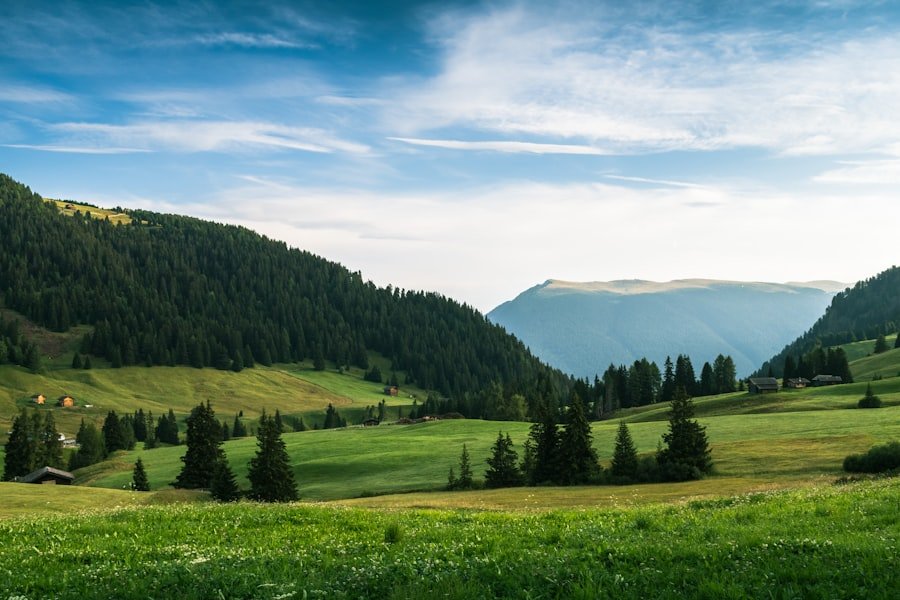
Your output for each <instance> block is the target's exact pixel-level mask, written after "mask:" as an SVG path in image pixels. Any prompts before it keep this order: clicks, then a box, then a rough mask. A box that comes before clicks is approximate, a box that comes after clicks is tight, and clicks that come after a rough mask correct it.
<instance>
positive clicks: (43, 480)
mask: <svg viewBox="0 0 900 600" xmlns="http://www.w3.org/2000/svg"><path fill="white" fill-rule="evenodd" d="M16 481H18V482H19V483H37V484H43V485H72V482H73V481H75V476H74V475H72V474H71V473H69V472H68V471H63V470H61V469H54V468H53V467H43V468H41V469H38V470H37V471H32V472H31V473H29V474H28V475H23V476H21V477H19V478H18V479H17V480H16Z"/></svg>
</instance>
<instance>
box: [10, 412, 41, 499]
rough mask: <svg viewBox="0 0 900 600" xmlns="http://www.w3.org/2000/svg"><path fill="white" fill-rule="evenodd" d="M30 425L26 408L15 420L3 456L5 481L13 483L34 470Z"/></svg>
mask: <svg viewBox="0 0 900 600" xmlns="http://www.w3.org/2000/svg"><path fill="white" fill-rule="evenodd" d="M30 423H31V419H29V418H28V415H27V413H26V411H25V409H24V408H23V409H22V412H20V413H19V414H18V416H16V418H15V419H13V422H12V429H11V430H10V432H9V437H8V438H7V440H6V446H5V454H4V456H3V481H12V480H13V479H15V478H16V477H21V476H22V475H28V473H30V472H31V471H33V470H34V447H33V446H32V444H31V431H30Z"/></svg>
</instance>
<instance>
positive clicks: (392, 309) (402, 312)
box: [0, 175, 568, 397]
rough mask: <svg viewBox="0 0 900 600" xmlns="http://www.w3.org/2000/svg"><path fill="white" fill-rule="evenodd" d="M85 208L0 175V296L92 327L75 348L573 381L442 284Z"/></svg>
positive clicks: (442, 376) (38, 316)
mask: <svg viewBox="0 0 900 600" xmlns="http://www.w3.org/2000/svg"><path fill="white" fill-rule="evenodd" d="M87 210H90V209H89V208H85V212H82V211H71V210H69V211H65V214H64V211H63V210H61V209H60V207H59V206H58V205H57V204H55V203H51V202H46V201H44V200H43V199H42V198H41V197H40V196H38V195H37V194H34V193H32V192H31V190H29V189H28V188H26V187H25V186H23V185H21V184H19V183H17V182H15V181H13V180H12V179H10V178H9V177H7V176H5V175H0V239H2V240H5V241H6V243H5V245H4V251H3V253H0V295H2V298H0V300H2V303H5V305H6V306H8V307H9V308H12V309H15V310H17V311H19V312H20V313H22V314H24V315H25V316H27V317H28V318H29V319H31V320H32V321H34V322H35V323H37V324H38V325H41V326H44V327H46V328H49V329H51V330H56V331H66V330H67V329H69V328H70V326H72V325H74V324H79V323H80V324H86V325H91V326H93V333H92V334H91V335H88V336H86V337H85V339H84V343H83V344H82V347H81V349H82V351H83V352H87V353H90V354H93V355H95V356H98V357H103V358H105V359H107V360H108V361H109V362H110V363H111V364H112V365H113V366H128V365H134V364H146V365H191V366H195V367H204V366H215V367H217V368H220V369H232V370H236V371H237V370H240V369H241V368H243V367H245V366H250V365H252V364H254V363H256V362H259V363H262V364H264V365H269V364H272V363H273V362H294V361H298V360H301V359H304V358H308V359H313V360H315V361H316V362H317V363H318V362H322V361H324V360H325V359H327V360H330V361H332V362H333V363H334V364H338V365H356V366H358V367H361V368H365V367H367V364H368V351H370V350H372V351H376V352H378V353H380V354H381V355H382V356H385V357H387V358H388V359H389V360H390V361H391V364H392V366H393V368H394V369H396V370H398V371H399V370H403V371H405V372H406V376H407V377H408V378H409V380H410V381H411V382H414V383H416V384H418V385H419V386H421V387H422V388H425V389H434V390H438V391H440V392H441V393H443V394H446V395H451V396H456V397H462V396H463V395H464V394H465V393H466V392H476V391H478V390H479V389H481V388H482V387H484V386H485V385H487V384H488V383H490V382H491V381H498V382H500V383H501V384H502V385H503V386H504V388H505V389H506V390H507V391H508V393H513V392H516V391H518V392H524V391H525V390H526V389H528V388H529V387H532V386H533V383H534V382H535V381H536V380H537V379H539V378H545V379H549V380H551V381H553V382H554V383H555V386H553V387H555V389H556V391H557V393H559V394H560V395H562V394H563V393H564V391H565V388H566V386H567V385H568V382H567V380H566V379H565V378H564V377H563V376H562V374H561V373H559V372H556V371H554V370H552V369H549V368H547V367H546V366H544V365H543V364H541V363H540V362H539V361H538V360H537V359H535V358H534V357H533V356H532V355H531V354H530V353H529V352H528V351H527V350H526V348H525V347H524V346H523V345H522V344H521V343H520V342H519V341H518V340H516V339H515V338H513V337H512V336H509V335H508V334H507V333H506V332H504V331H503V330H502V328H500V327H498V326H495V325H492V324H491V323H489V322H488V321H487V320H486V319H485V318H484V317H483V316H482V315H481V314H479V313H478V312H477V311H475V310H474V309H472V308H470V307H468V306H466V305H461V304H459V303H457V302H454V301H452V300H450V299H448V298H445V297H442V296H440V295H438V294H434V293H425V292H411V291H403V290H399V289H393V288H391V287H390V286H388V287H387V288H386V289H382V288H378V287H376V286H375V285H374V284H373V283H371V282H365V281H363V278H362V275H361V274H360V273H352V272H350V271H348V270H347V269H346V268H344V267H342V266H341V265H339V264H336V263H333V262H329V261H327V260H324V259H322V258H320V257H318V256H314V255H312V254H310V253H308V252H303V251H301V250H297V249H292V248H288V247H287V246H286V245H285V244H284V243H281V242H277V241H273V240H270V239H267V238H265V237H263V236H260V235H258V234H256V233H254V232H252V231H250V230H247V229H244V228H241V227H233V226H224V225H219V224H215V223H210V222H204V221H201V220H198V219H193V218H188V217H180V216H174V215H161V214H155V213H150V212H146V211H127V215H128V217H129V218H130V224H128V225H124V224H120V225H115V224H114V223H113V221H112V220H110V219H102V220H101V219H97V218H88V217H87V216H86V211H87ZM0 336H2V333H0ZM12 345H15V343H13V344H12ZM23 347H24V346H23ZM384 375H385V376H387V375H388V374H387V373H385V374H384Z"/></svg>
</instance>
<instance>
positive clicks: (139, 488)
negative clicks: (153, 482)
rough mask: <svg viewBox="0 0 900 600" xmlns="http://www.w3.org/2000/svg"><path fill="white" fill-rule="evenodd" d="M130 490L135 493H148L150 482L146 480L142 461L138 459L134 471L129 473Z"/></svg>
mask: <svg viewBox="0 0 900 600" xmlns="http://www.w3.org/2000/svg"><path fill="white" fill-rule="evenodd" d="M131 489H133V490H134V491H136V492H149V491H150V482H149V481H148V480H147V471H145V470H144V461H142V460H141V459H140V458H138V459H137V462H135V463H134V471H132V473H131Z"/></svg>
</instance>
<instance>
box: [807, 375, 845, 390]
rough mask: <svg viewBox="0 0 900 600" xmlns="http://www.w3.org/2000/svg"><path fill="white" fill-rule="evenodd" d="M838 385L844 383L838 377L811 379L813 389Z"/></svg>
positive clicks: (824, 376)
mask: <svg viewBox="0 0 900 600" xmlns="http://www.w3.org/2000/svg"><path fill="white" fill-rule="evenodd" d="M840 383H844V380H843V379H841V377H840V375H816V376H815V377H813V378H812V384H813V386H814V387H821V386H823V385H838V384H840Z"/></svg>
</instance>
